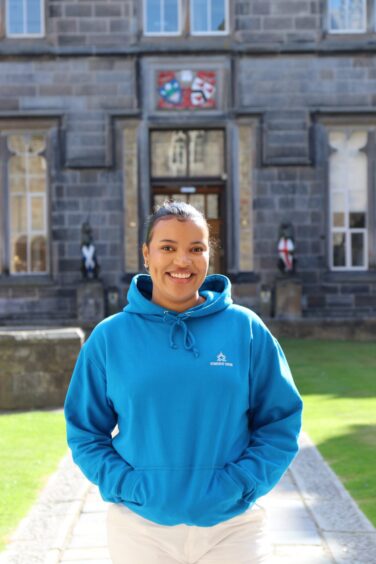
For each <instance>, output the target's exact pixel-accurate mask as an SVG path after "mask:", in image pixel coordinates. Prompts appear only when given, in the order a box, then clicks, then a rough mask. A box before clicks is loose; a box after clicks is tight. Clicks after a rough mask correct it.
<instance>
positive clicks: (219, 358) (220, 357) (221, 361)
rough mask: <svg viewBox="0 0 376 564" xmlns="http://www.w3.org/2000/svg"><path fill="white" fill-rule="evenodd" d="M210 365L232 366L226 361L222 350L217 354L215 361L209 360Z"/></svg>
mask: <svg viewBox="0 0 376 564" xmlns="http://www.w3.org/2000/svg"><path fill="white" fill-rule="evenodd" d="M210 366H234V365H233V363H232V362H227V358H226V355H225V354H223V352H220V353H219V354H217V360H216V362H211V363H210Z"/></svg>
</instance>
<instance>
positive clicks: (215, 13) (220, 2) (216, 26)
mask: <svg viewBox="0 0 376 564" xmlns="http://www.w3.org/2000/svg"><path fill="white" fill-rule="evenodd" d="M210 1H211V22H210V24H211V26H210V28H211V31H225V29H226V21H225V17H226V14H225V0H210Z"/></svg>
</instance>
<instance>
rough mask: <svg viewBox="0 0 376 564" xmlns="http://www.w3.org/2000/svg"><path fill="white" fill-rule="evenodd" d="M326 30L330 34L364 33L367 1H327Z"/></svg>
mask: <svg viewBox="0 0 376 564" xmlns="http://www.w3.org/2000/svg"><path fill="white" fill-rule="evenodd" d="M328 29H329V31H330V32H331V33H364V32H365V31H366V30H367V0H329V2H328Z"/></svg>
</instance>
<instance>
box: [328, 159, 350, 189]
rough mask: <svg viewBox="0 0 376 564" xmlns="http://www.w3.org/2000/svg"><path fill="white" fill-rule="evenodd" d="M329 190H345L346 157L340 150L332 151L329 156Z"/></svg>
mask: <svg viewBox="0 0 376 564" xmlns="http://www.w3.org/2000/svg"><path fill="white" fill-rule="evenodd" d="M329 181H330V188H331V190H345V189H346V186H347V158H346V155H344V154H343V153H342V152H340V151H338V153H334V154H332V155H331V156H330V174H329Z"/></svg>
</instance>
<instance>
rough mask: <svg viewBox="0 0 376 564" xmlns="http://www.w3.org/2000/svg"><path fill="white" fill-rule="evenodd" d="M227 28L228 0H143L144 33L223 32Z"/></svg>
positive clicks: (202, 33) (195, 33)
mask: <svg viewBox="0 0 376 564" xmlns="http://www.w3.org/2000/svg"><path fill="white" fill-rule="evenodd" d="M187 12H188V13H189V17H186V15H187ZM183 21H187V22H188V21H189V22H190V24H189V28H188V27H187V28H186V29H185V30H183V25H182V22H183ZM228 28H229V0H144V34H145V35H181V34H182V33H183V31H186V32H187V33H191V34H192V35H223V34H226V33H228Z"/></svg>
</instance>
